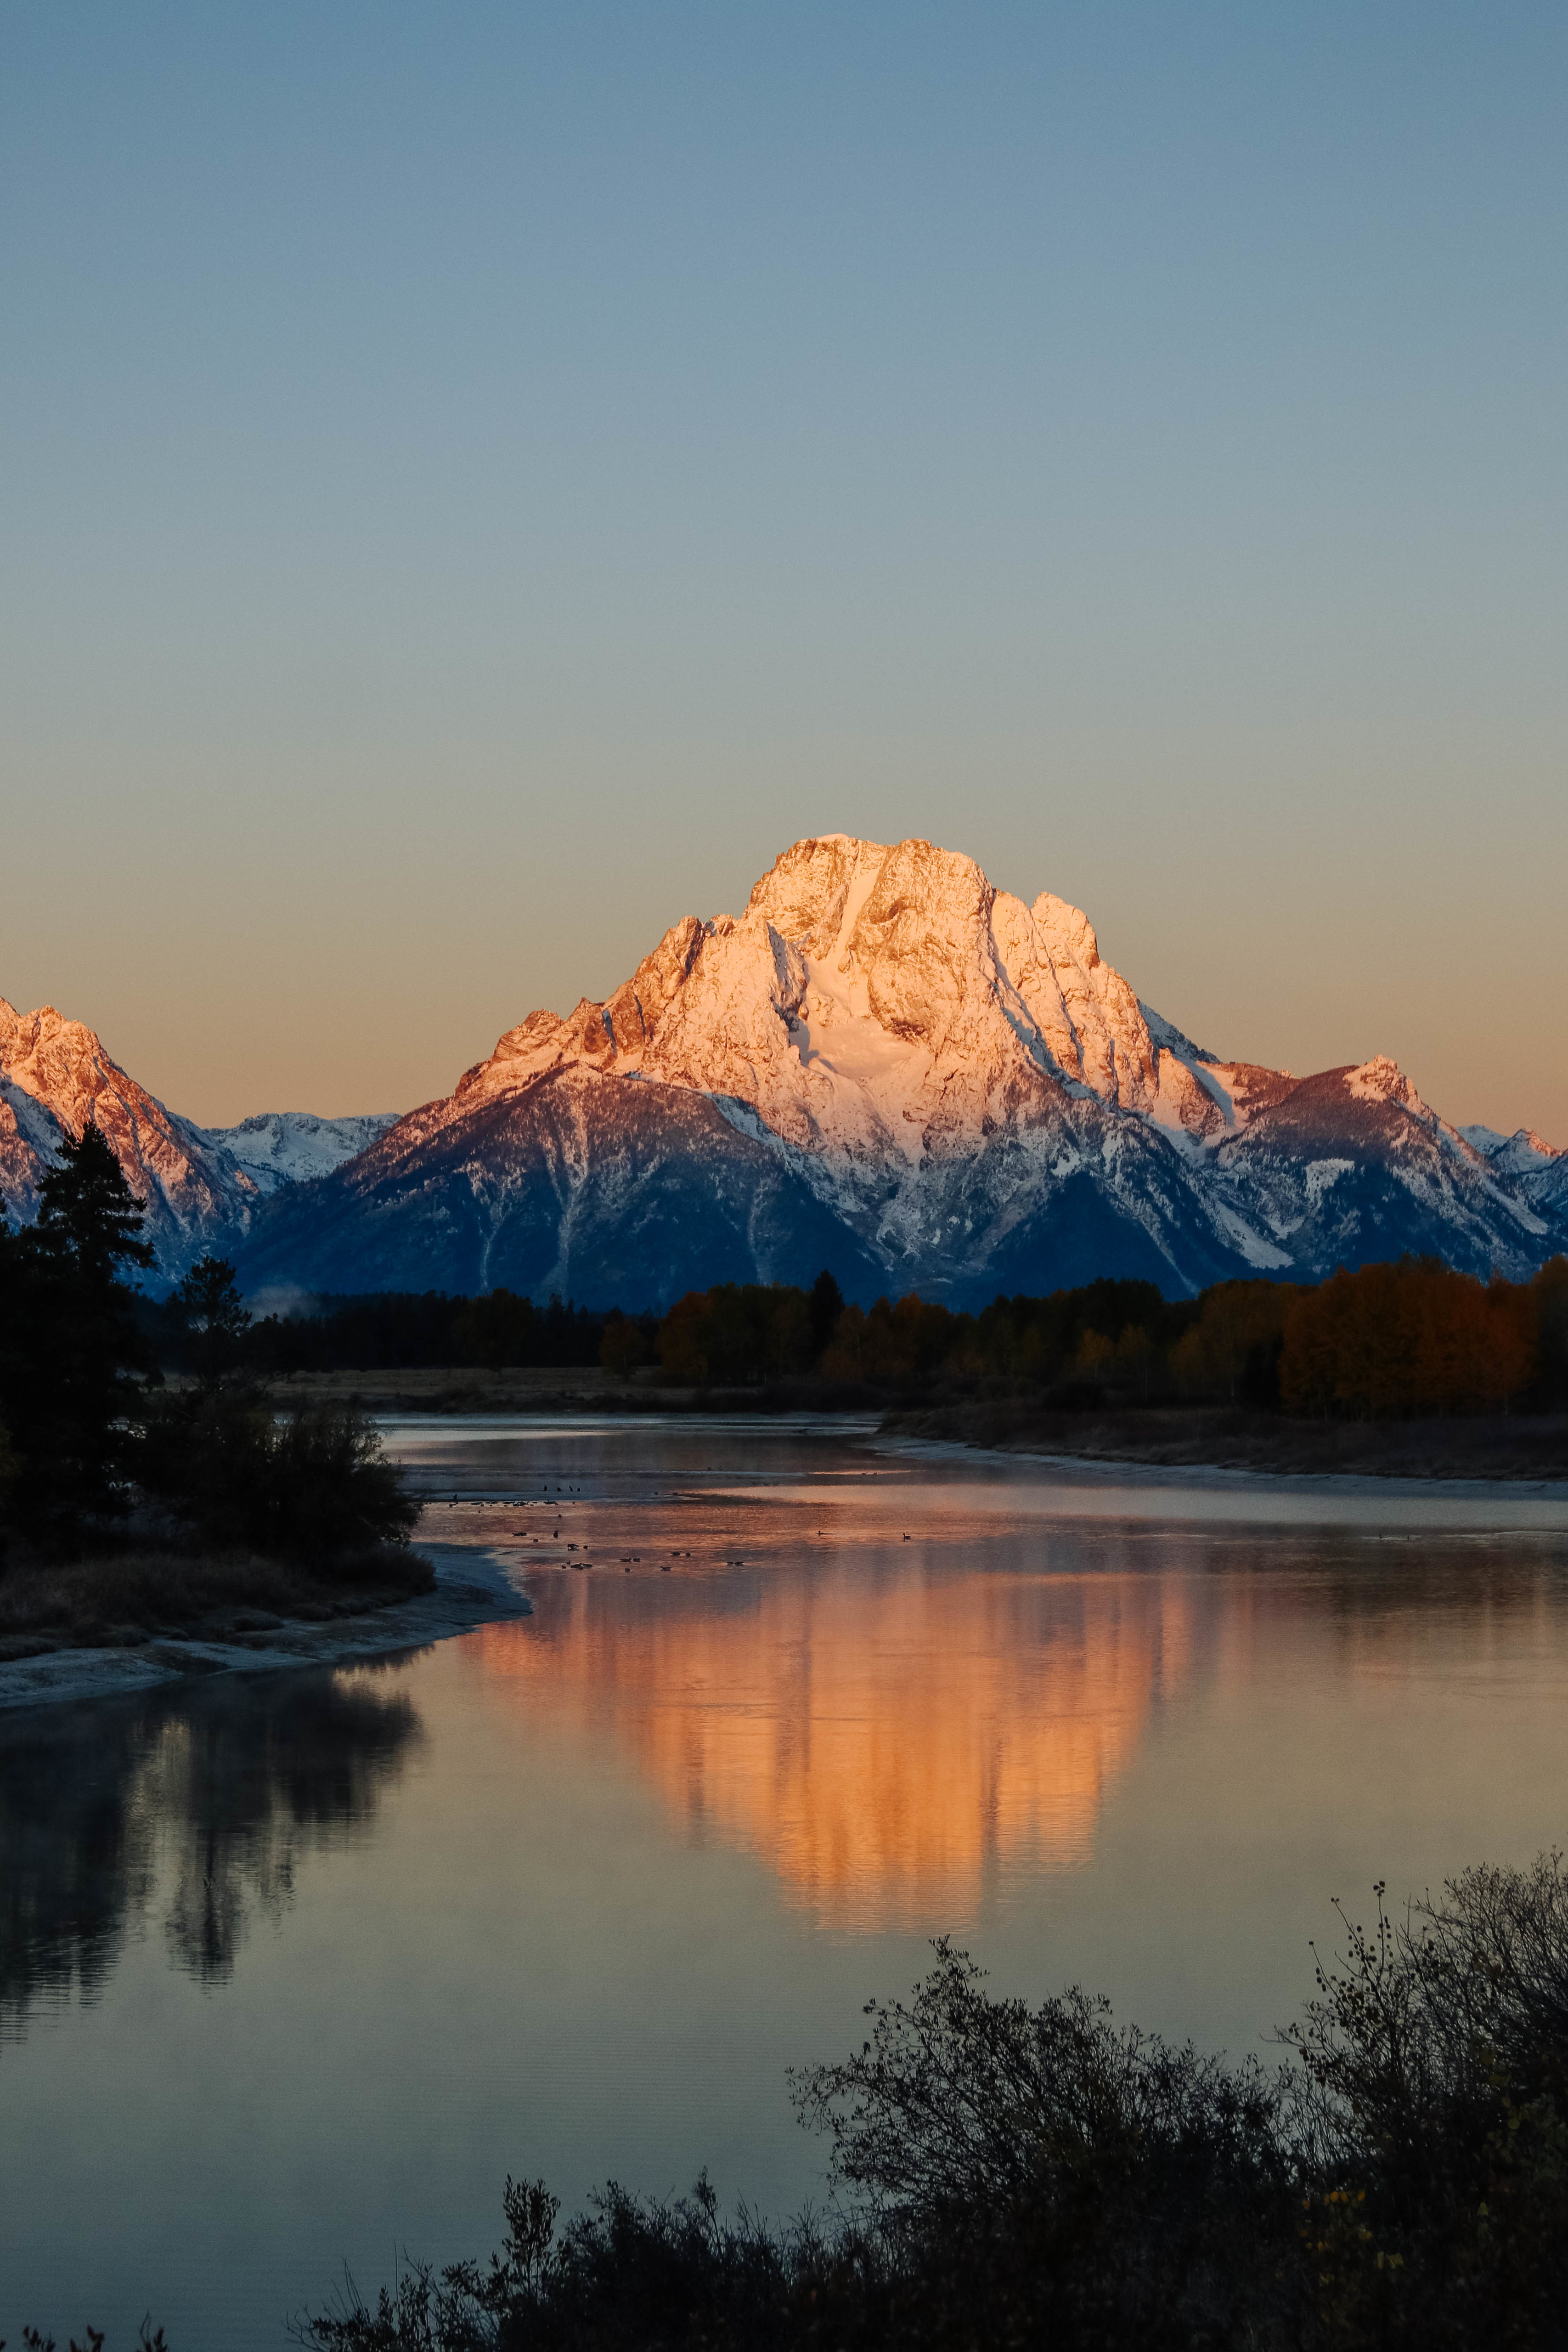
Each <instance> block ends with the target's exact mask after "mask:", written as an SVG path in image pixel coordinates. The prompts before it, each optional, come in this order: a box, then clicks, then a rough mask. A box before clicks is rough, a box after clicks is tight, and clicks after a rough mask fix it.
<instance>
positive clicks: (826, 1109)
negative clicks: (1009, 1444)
mask: <svg viewBox="0 0 1568 2352" xmlns="http://www.w3.org/2000/svg"><path fill="white" fill-rule="evenodd" d="M89 1114H90V1115H91V1116H92V1117H94V1118H97V1120H98V1122H99V1126H100V1127H101V1128H102V1129H103V1130H104V1132H105V1134H106V1135H107V1136H108V1137H109V1139H110V1142H111V1143H112V1144H113V1146H114V1148H115V1150H116V1151H117V1152H118V1153H119V1156H120V1161H121V1164H122V1166H123V1167H124V1168H125V1171H126V1173H127V1175H128V1177H129V1178H130V1179H131V1183H132V1185H133V1186H134V1187H135V1189H136V1191H137V1192H138V1194H139V1196H141V1197H142V1198H144V1199H145V1200H146V1201H147V1202H148V1215H149V1233H150V1237H151V1238H152V1242H153V1245H154V1247H155V1249H156V1250H157V1253H158V1257H159V1264H160V1267H161V1269H162V1273H163V1275H164V1276H165V1277H166V1278H169V1279H172V1278H175V1277H176V1276H178V1274H179V1273H180V1271H181V1270H182V1269H183V1266H184V1265H188V1264H189V1263H190V1262H191V1260H192V1258H193V1257H194V1256H196V1255H200V1253H201V1251H202V1250H203V1249H205V1248H209V1247H210V1248H214V1249H220V1250H222V1251H223V1252H224V1253H225V1255H230V1256H232V1257H233V1258H235V1261H236V1263H237V1265H238V1266H239V1270H240V1276H241V1280H242V1282H243V1284H244V1286H245V1287H246V1289H247V1291H249V1292H252V1293H255V1292H258V1291H271V1290H277V1289H281V1288H287V1289H290V1290H298V1291H304V1292H322V1291H363V1290H375V1289H389V1288H396V1289H413V1290H425V1289H446V1290H455V1291H476V1290H484V1289H489V1288H493V1287H497V1286H501V1285H503V1284H505V1285H507V1286H510V1287H511V1288H513V1289H516V1290H518V1291H523V1292H528V1293H529V1294H531V1295H533V1296H534V1297H543V1296H546V1295H548V1294H549V1292H550V1291H555V1290H559V1291H560V1292H561V1293H562V1294H563V1295H568V1296H572V1297H575V1298H576V1299H577V1300H578V1301H579V1302H580V1303H584V1304H588V1305H608V1304H610V1303H612V1302H619V1303H621V1304H622V1305H624V1306H626V1307H630V1308H638V1307H643V1306H650V1307H664V1306H666V1305H668V1303H669V1302H670V1301H671V1300H672V1299H673V1298H674V1297H678V1296H679V1295H680V1294H681V1293H682V1292H683V1291H685V1290H687V1289H690V1288H693V1287H702V1286H706V1285H708V1284H709V1283H713V1282H718V1281H726V1280H737V1281H756V1280H763V1281H771V1280H790V1281H799V1280H810V1278H811V1277H812V1276H814V1275H815V1274H816V1273H817V1271H818V1270H819V1269H820V1268H821V1267H822V1266H824V1265H825V1266H828V1267H830V1268H831V1271H832V1272H833V1273H834V1274H835V1275H836V1276H838V1279H839V1281H840V1283H841V1285H842V1286H843V1288H844V1290H845V1292H846V1294H847V1295H848V1296H850V1297H859V1298H862V1299H865V1298H869V1297H874V1296H875V1295H876V1294H877V1293H878V1292H881V1291H888V1292H891V1293H893V1294H894V1295H896V1294H897V1293H899V1292H902V1291H906V1290H911V1289H917V1290H919V1291H920V1292H921V1293H922V1294H923V1295H924V1296H927V1297H936V1298H942V1299H945V1300H946V1301H947V1302H948V1303H949V1304H951V1305H955V1306H973V1305H975V1304H977V1303H978V1302H981V1301H983V1300H985V1299H988V1298H990V1297H994V1296H995V1295H996V1293H997V1292H998V1291H999V1290H1001V1291H1030V1292H1040V1291H1048V1290H1051V1289H1053V1288H1056V1287H1058V1286H1061V1285H1063V1284H1069V1283H1074V1282H1080V1281H1084V1280H1088V1279H1091V1278H1092V1276H1096V1275H1101V1274H1111V1275H1139V1276H1148V1277H1151V1278H1153V1279H1154V1280H1155V1281H1156V1282H1158V1283H1159V1284H1160V1286H1162V1288H1163V1289H1165V1290H1166V1292H1167V1293H1169V1294H1172V1295H1180V1294H1185V1293H1189V1292H1191V1291H1192V1290H1194V1289H1197V1288H1198V1287H1201V1286H1203V1285H1205V1284H1207V1283H1209V1282H1213V1281H1217V1280H1219V1279H1223V1278H1224V1277H1226V1276H1256V1275H1259V1274H1264V1275H1270V1276H1278V1277H1281V1278H1291V1277H1302V1278H1308V1279H1315V1278H1317V1277H1320V1276H1322V1275H1324V1274H1327V1273H1329V1272H1332V1270H1333V1267H1334V1266H1335V1265H1340V1264H1344V1265H1358V1264H1361V1263H1363V1262H1364V1261H1366V1260H1368V1259H1378V1258H1386V1257H1393V1256H1397V1255H1400V1254H1401V1253H1402V1252H1404V1251H1406V1250H1415V1251H1417V1252H1431V1253H1433V1254H1435V1255H1439V1256H1441V1257H1443V1258H1445V1259H1447V1260H1448V1262H1449V1263H1450V1264H1452V1265H1458V1266H1460V1267H1462V1268H1465V1269H1467V1270H1469V1271H1472V1272H1476V1273H1480V1274H1486V1273H1488V1272H1490V1270H1491V1269H1492V1268H1493V1267H1496V1268H1498V1269H1500V1271H1501V1272H1503V1273H1505V1274H1508V1275H1511V1276H1521V1275H1523V1274H1526V1273H1528V1272H1530V1271H1531V1270H1532V1269H1533V1268H1534V1267H1535V1266H1537V1265H1540V1264H1541V1263H1542V1260H1543V1259H1545V1258H1546V1257H1548V1256H1550V1255H1553V1254H1554V1253H1555V1252H1557V1251H1559V1250H1562V1249H1563V1248H1564V1247H1568V1153H1565V1152H1561V1151H1556V1150H1552V1148H1551V1147H1550V1146H1549V1145H1547V1144H1545V1143H1543V1142H1542V1140H1541V1139H1540V1138H1539V1137H1538V1136H1536V1135H1534V1134H1533V1133H1532V1132H1531V1130H1529V1129H1520V1130H1519V1131H1518V1132H1517V1133H1516V1134H1513V1135H1511V1136H1503V1135H1500V1134H1498V1133H1496V1132H1495V1131H1493V1130H1492V1129H1488V1128H1483V1127H1466V1128H1459V1127H1456V1126H1453V1125H1451V1124H1450V1123H1449V1122H1448V1121H1447V1120H1445V1119H1444V1118H1441V1117H1439V1116H1438V1114H1437V1112H1435V1111H1433V1110H1432V1109H1430V1108H1428V1107H1427V1104H1426V1103H1425V1102H1423V1100H1422V1099H1421V1097H1420V1096H1419V1094H1418V1093H1417V1092H1416V1088H1415V1087H1414V1086H1413V1085H1412V1084H1411V1083H1410V1081H1409V1079H1408V1078H1406V1076H1404V1074H1403V1073H1402V1072H1401V1071H1400V1070H1399V1069H1398V1068H1396V1066H1395V1065H1394V1064H1393V1063H1392V1062H1389V1061H1386V1060H1384V1059H1382V1058H1381V1057H1379V1058H1375V1059H1374V1060H1372V1061H1368V1062H1364V1063H1360V1064H1356V1065H1354V1066H1352V1065H1347V1066H1343V1067H1341V1068H1336V1069H1331V1070H1323V1071H1319V1072H1317V1073H1315V1074H1312V1075H1311V1076H1304V1077H1297V1076H1292V1075H1291V1073H1290V1072H1289V1071H1285V1070H1275V1069H1268V1068H1264V1067H1261V1066H1258V1065H1255V1064H1250V1063H1243V1062H1235V1061H1229V1060H1227V1059H1226V1058H1225V1057H1224V1056H1223V1055H1219V1054H1217V1053H1214V1052H1211V1051H1209V1050H1207V1049H1206V1048H1204V1047H1201V1046H1199V1045H1196V1044H1194V1042H1193V1041H1192V1039H1191V1038H1190V1037H1188V1036H1186V1035H1185V1034H1183V1032H1182V1031H1180V1030H1179V1029H1177V1028H1176V1027H1175V1026H1174V1024H1172V1023H1170V1022H1169V1021H1166V1020H1164V1019H1162V1018H1161V1017H1160V1015H1159V1014H1157V1013H1155V1012H1154V1011H1153V1010H1152V1009H1151V1008H1150V1007H1149V1006H1148V1005H1147V1004H1145V1003H1142V1002H1141V1001H1140V999H1139V998H1138V996H1137V995H1136V994H1135V992H1134V990H1133V989H1132V988H1131V986H1130V985H1129V984H1128V983H1127V982H1125V981H1124V979H1122V977H1121V976H1120V974H1119V973H1117V972H1116V971H1113V969H1112V968H1111V966H1110V965H1109V964H1107V963H1105V962H1104V961H1103V959H1102V958H1101V955H1100V952H1099V947H1098V942H1097V941H1096V939H1095V935H1094V931H1093V929H1092V925H1091V924H1090V922H1089V920H1088V919H1087V918H1086V917H1085V916H1084V915H1083V914H1082V913H1081V912H1080V910H1079V909H1078V908H1075V907H1071V906H1069V905H1068V904H1067V903H1066V902H1065V901H1064V900H1062V899H1061V898H1055V897H1053V896H1052V895H1051V893H1050V892H1049V891H1047V892H1044V893H1042V894H1041V896H1040V897H1039V898H1036V899H1035V901H1034V903H1033V905H1032V906H1027V905H1025V904H1024V902H1023V901H1022V900H1021V899H1019V898H1013V897H1011V896H1010V895H1009V894H1008V893H1007V892H1005V891H998V890H996V889H994V888H993V887H992V886H991V885H990V883H989V882H988V880H987V878H986V877H985V875H984V874H983V873H982V872H981V871H980V868H979V867H978V866H977V865H976V864H975V862H974V860H973V859H972V858H968V857H965V856H958V855H956V854H954V853H952V852H949V851H946V850H942V849H938V848H936V847H935V846H933V845H931V844H930V843H928V842H925V841H904V842H900V843H898V844H897V845H894V846H885V845H882V844H879V843H874V842H867V841H859V840H854V839H852V838H850V837H848V836H846V835H830V836H827V837H824V838H820V839H810V840H805V841H800V842H797V843H795V845H793V846H792V847H791V848H789V849H787V850H786V851H785V852H784V853H783V855H782V856H780V857H779V859H778V861H777V863H776V864H775V865H774V866H773V867H772V869H771V871H770V872H769V873H768V874H767V875H765V876H764V877H762V879H761V880H760V881H759V882H758V885H757V887H756V888H755V889H754V890H753V891H752V893H751V896H750V898H749V899H748V900H747V905H746V908H745V911H744V912H743V913H742V914H741V915H739V916H738V917H731V916H728V915H720V916H716V917H715V918H713V919H710V920H706V921H703V920H699V919H697V918H695V916H687V917H685V919H683V920H682V921H680V922H678V923H676V924H675V925H674V928H673V929H670V930H668V931H666V932H665V934H664V938H663V939H662V940H660V942H659V944H658V946H657V947H656V948H654V949H653V952H652V953H651V954H650V955H648V956H646V957H645V958H644V959H643V961H642V963H640V964H639V965H638V967H637V969H636V971H634V972H633V973H632V976H631V978H630V979H629V980H627V981H626V982H623V983H622V986H621V987H620V988H618V989H617V990H616V991H615V992H614V993H613V994H612V996H610V997H608V998H607V999H606V1000H605V1001H604V1002H603V1003H591V1002H590V1001H588V1000H587V999H584V1001H583V1002H582V1003H580V1004H579V1005H578V1006H577V1007H576V1008H575V1010H574V1011H573V1012H571V1013H569V1014H567V1015H566V1017H565V1018H564V1019H562V1018H560V1017H558V1016H557V1015H556V1014H555V1013H547V1012H537V1013H530V1014H529V1015H528V1019H527V1020H525V1021H523V1022H522V1023H520V1024H518V1026H517V1027H516V1028H515V1029H510V1030H508V1031H507V1033H506V1034H505V1035H503V1036H502V1037H501V1039H500V1040H499V1042H498V1043H497V1046H496V1049H495V1051H494V1053H492V1054H491V1055H490V1056H489V1057H488V1059H487V1060H486V1061H484V1062H481V1063H478V1064H476V1066H474V1067H473V1068H472V1069H470V1070H467V1071H465V1073H464V1075H463V1076H462V1077H461V1078H460V1079H459V1080H458V1082H457V1085H456V1087H455V1088H454V1090H453V1092H452V1093H451V1094H450V1095H448V1096H445V1097H441V1098H440V1099H438V1100H436V1101H434V1102H430V1103H425V1104H423V1105H422V1106H420V1107H419V1108H417V1109H414V1110H411V1111H409V1112H406V1113H405V1114H404V1115H403V1116H402V1117H401V1118H398V1117H394V1116H392V1115H391V1114H388V1115H386V1116H384V1117H365V1118H342V1119H319V1118H311V1117H308V1115H306V1114H303V1113H288V1112H284V1113H270V1114H266V1115H263V1116H260V1117H258V1118H250V1119H246V1121H244V1122H243V1123H242V1124H241V1125H240V1126H238V1127H235V1128H225V1129H209V1128H201V1127H198V1126H196V1125H195V1124H194V1123H193V1121H191V1120H188V1119H183V1118H179V1117H178V1116H177V1115H176V1114H174V1113H172V1112H170V1111H168V1110H166V1109H165V1108H163V1106H162V1104H161V1103H159V1102H157V1101H156V1100H155V1099H154V1098H153V1097H152V1096H150V1095H149V1094H147V1093H146V1092H145V1090H144V1089H143V1088H141V1087H139V1086H138V1085H137V1084H136V1082H135V1081H134V1080H133V1079H131V1077H129V1076H127V1074H126V1073H125V1072H124V1071H123V1070H121V1069H120V1067H119V1066H118V1065H116V1064H115V1063H114V1062H112V1061H111V1060H110V1057H109V1056H108V1055H107V1054H106V1053H105V1051H104V1048H103V1047H102V1045H100V1043H99V1039H98V1037H97V1036H96V1035H95V1034H94V1033H93V1032H92V1031H91V1030H89V1029H87V1028H85V1027H84V1026H83V1025H82V1024H79V1023H78V1022H74V1021H67V1020H65V1019H63V1018H62V1017H61V1016H60V1015H59V1014H58V1013H55V1012H54V1011H53V1010H52V1009H50V1008H47V1007H46V1008H44V1009H43V1010H42V1011H41V1012H37V1013H26V1014H19V1013H16V1012H15V1011H14V1010H13V1009H12V1008H11V1007H10V1006H9V1005H7V1004H5V1003H3V1002H0V1197H3V1198H4V1199H5V1202H6V1204H7V1205H8V1206H9V1207H10V1208H11V1210H12V1212H13V1213H14V1214H16V1215H17V1216H19V1217H22V1218H26V1217H27V1216H29V1215H30V1214H31V1213H33V1211H34V1208H35V1206H36V1202H37V1182H38V1179H39V1176H40V1174H41V1172H42V1170H43V1167H44V1166H45V1165H46V1164H47V1159H48V1156H49V1154H50V1152H51V1150H52V1149H53V1145H54V1143H55V1141H57V1139H58V1137H59V1136H60V1134H61V1133H63V1132H64V1131H65V1130H66V1129H70V1130H71V1131H72V1132H75V1131H77V1130H78V1129H79V1127H80V1124H81V1121H82V1119H83V1118H84V1117H86V1116H88V1115H89Z"/></svg>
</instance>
